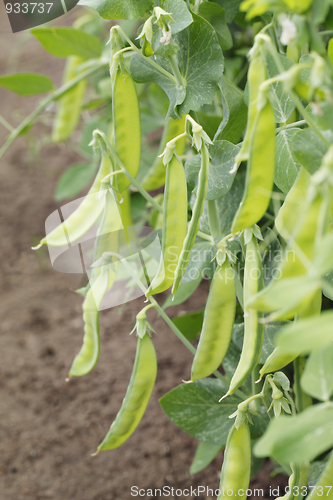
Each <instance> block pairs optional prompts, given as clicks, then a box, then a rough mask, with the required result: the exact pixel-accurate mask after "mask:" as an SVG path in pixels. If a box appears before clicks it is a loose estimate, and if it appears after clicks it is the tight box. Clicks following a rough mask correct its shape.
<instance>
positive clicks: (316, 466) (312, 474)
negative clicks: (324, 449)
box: [308, 457, 328, 486]
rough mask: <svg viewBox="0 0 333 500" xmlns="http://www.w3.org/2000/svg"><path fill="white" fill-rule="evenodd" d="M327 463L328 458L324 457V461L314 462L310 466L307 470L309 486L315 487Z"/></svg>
mask: <svg viewBox="0 0 333 500" xmlns="http://www.w3.org/2000/svg"><path fill="white" fill-rule="evenodd" d="M327 462H328V457H325V458H324V460H316V461H315V462H312V464H310V468H309V482H308V485H309V486H315V484H316V482H317V481H318V479H319V477H320V476H321V474H322V472H323V471H324V469H325V467H326V465H327Z"/></svg>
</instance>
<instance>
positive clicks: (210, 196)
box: [185, 141, 239, 200]
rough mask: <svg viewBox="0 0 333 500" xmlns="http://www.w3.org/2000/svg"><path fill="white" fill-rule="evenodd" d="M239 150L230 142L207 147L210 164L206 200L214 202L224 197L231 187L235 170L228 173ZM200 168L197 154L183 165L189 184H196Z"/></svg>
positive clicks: (220, 142) (216, 142) (199, 158)
mask: <svg viewBox="0 0 333 500" xmlns="http://www.w3.org/2000/svg"><path fill="white" fill-rule="evenodd" d="M238 152H239V148H238V147H237V146H235V145H234V144H231V142H227V141H215V142H214V144H213V145H211V146H210V147H209V154H210V156H211V162H210V164H209V174H208V187H207V196H206V199H207V200H216V199H217V198H221V197H222V196H224V195H225V194H226V193H227V192H228V191H229V189H230V188H231V186H232V183H233V181H234V178H235V175H236V170H235V171H234V172H232V173H230V170H231V169H232V168H233V166H234V164H235V158H236V156H237V154H238ZM200 167H201V155H200V154H198V155H196V156H194V157H192V158H190V159H189V160H187V162H186V164H185V172H186V179H187V182H188V183H189V184H196V183H197V181H198V175H199V171H200Z"/></svg>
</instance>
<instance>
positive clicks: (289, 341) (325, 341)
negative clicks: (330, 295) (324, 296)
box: [276, 311, 333, 355]
mask: <svg viewBox="0 0 333 500" xmlns="http://www.w3.org/2000/svg"><path fill="white" fill-rule="evenodd" d="M332 321H333V311H324V312H322V313H321V315H320V316H316V317H310V318H307V319H304V320H300V321H297V322H296V323H292V324H290V325H288V326H286V327H284V328H283V329H282V330H281V331H280V332H279V335H278V336H277V339H276V343H277V345H278V346H279V347H281V350H283V351H284V352H287V353H290V354H297V355H299V354H307V353H309V352H311V351H313V350H315V349H320V348H322V347H326V346H327V345H329V344H330V343H331V342H332V340H333V330H332ZM313 332H316V334H315V335H314V334H313Z"/></svg>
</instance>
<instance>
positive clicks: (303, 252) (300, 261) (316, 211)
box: [272, 191, 329, 285]
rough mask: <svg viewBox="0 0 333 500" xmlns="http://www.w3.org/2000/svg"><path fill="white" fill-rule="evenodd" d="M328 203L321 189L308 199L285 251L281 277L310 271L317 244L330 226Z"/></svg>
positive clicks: (299, 274)
mask: <svg viewBox="0 0 333 500" xmlns="http://www.w3.org/2000/svg"><path fill="white" fill-rule="evenodd" d="M310 195H311V193H310ZM328 203H329V201H328V199H327V198H326V197H325V196H323V195H322V193H321V192H320V191H316V192H314V193H313V194H312V195H311V196H310V199H308V203H307V207H306V208H305V209H304V211H303V215H302V217H301V219H300V221H299V223H298V225H297V226H296V228H295V230H294V233H293V234H292V237H291V238H290V239H289V245H288V248H287V249H286V251H285V253H284V257H283V261H282V263H281V266H280V271H281V273H280V279H282V278H288V277H291V276H301V275H302V274H305V273H306V272H307V271H308V263H309V262H312V261H313V259H314V253H315V248H316V244H317V242H318V241H319V239H320V238H321V236H322V235H323V234H324V233H325V232H326V229H327V226H328V214H329V207H328ZM272 285H274V283H273V284H272Z"/></svg>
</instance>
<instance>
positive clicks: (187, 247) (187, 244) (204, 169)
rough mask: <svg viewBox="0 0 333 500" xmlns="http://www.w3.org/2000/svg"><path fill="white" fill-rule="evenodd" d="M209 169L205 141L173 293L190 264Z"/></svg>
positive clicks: (205, 192)
mask: <svg viewBox="0 0 333 500" xmlns="http://www.w3.org/2000/svg"><path fill="white" fill-rule="evenodd" d="M208 169H209V154H208V149H207V146H206V144H204V143H203V144H202V148H201V168H200V172H199V178H198V190H197V197H196V200H195V203H194V207H193V211H192V218H191V221H190V223H189V226H188V229H187V234H186V238H185V240H184V243H183V248H182V251H181V254H180V256H179V260H178V264H177V268H176V271H175V279H174V284H173V287H172V294H173V295H174V294H175V293H176V292H177V290H178V287H179V284H180V281H181V279H182V277H183V276H184V273H185V269H186V266H187V264H188V259H189V253H190V251H191V249H192V247H193V245H194V241H195V238H196V235H197V233H198V231H199V227H200V217H201V215H202V212H203V209H204V204H205V198H206V194H207V184H208Z"/></svg>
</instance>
